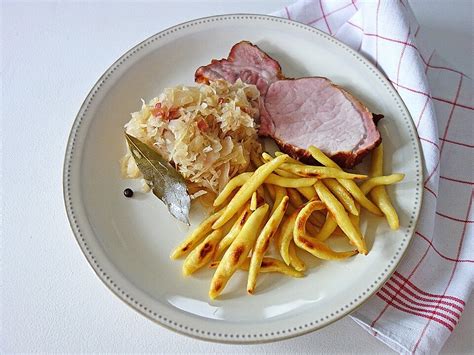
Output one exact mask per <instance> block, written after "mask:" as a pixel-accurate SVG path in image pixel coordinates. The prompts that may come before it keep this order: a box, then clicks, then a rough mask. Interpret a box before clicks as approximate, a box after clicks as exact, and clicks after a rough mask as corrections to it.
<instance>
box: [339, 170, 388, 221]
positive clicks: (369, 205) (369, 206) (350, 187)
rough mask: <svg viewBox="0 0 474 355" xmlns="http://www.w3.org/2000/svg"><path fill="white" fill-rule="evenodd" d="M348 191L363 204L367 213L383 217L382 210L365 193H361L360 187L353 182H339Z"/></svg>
mask: <svg viewBox="0 0 474 355" xmlns="http://www.w3.org/2000/svg"><path fill="white" fill-rule="evenodd" d="M337 181H338V182H339V183H340V184H341V185H342V186H344V187H345V188H346V190H347V191H349V192H350V194H351V195H352V196H353V197H354V199H355V200H356V201H357V202H359V203H360V204H361V206H363V207H364V208H365V209H366V210H367V211H369V212H371V213H373V214H374V215H376V216H383V214H382V212H381V211H380V209H379V208H378V207H377V206H376V205H375V204H374V203H373V202H372V201H370V200H369V199H368V198H367V197H366V196H365V195H364V193H363V192H362V191H361V189H360V188H359V186H357V184H356V183H355V182H354V181H352V180H343V179H341V180H339V179H338V180H337Z"/></svg>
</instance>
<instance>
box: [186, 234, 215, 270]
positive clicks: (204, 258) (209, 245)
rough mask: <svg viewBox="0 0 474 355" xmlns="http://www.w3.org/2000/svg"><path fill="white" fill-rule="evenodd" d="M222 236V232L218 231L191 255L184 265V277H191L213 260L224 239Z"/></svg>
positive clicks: (209, 236)
mask: <svg viewBox="0 0 474 355" xmlns="http://www.w3.org/2000/svg"><path fill="white" fill-rule="evenodd" d="M222 235H223V233H222V230H221V229H216V230H215V231H213V232H212V233H211V234H209V235H208V236H207V237H206V238H205V239H204V240H203V241H202V242H201V243H200V244H199V245H198V246H197V247H196V248H195V249H194V250H193V251H192V252H191V253H189V255H188V256H187V257H186V259H185V260H184V263H183V275H185V276H187V275H191V274H192V273H193V272H195V271H196V270H199V269H200V268H202V267H203V266H204V265H206V264H207V263H208V262H209V261H210V260H211V259H212V256H213V255H214V252H215V250H216V247H217V244H218V243H219V241H220V240H221V239H222Z"/></svg>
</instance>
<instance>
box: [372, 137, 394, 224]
mask: <svg viewBox="0 0 474 355" xmlns="http://www.w3.org/2000/svg"><path fill="white" fill-rule="evenodd" d="M370 175H371V176H376V177H377V176H380V175H383V144H380V145H379V146H378V147H377V148H375V150H374V151H372V158H371V162H370ZM370 197H371V198H372V200H373V201H374V202H375V204H376V205H377V206H378V207H379V208H380V209H381V210H382V212H383V214H384V215H385V218H386V219H387V222H388V225H389V226H390V228H391V229H393V230H397V229H398V228H400V220H399V218H398V215H397V211H396V210H395V208H394V207H393V205H392V202H391V201H390V197H389V196H388V193H387V191H386V190H385V187H384V186H378V187H375V188H374V189H373V190H372V191H370Z"/></svg>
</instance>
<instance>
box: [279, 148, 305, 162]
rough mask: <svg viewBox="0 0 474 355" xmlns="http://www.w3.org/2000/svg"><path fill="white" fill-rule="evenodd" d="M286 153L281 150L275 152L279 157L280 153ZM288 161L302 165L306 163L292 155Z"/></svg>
mask: <svg viewBox="0 0 474 355" xmlns="http://www.w3.org/2000/svg"><path fill="white" fill-rule="evenodd" d="M283 154H284V153H282V152H279V151H276V152H275V157H279V156H280V155H283ZM288 162H289V163H292V164H300V165H304V163H302V162H300V161H299V160H298V159H295V158H292V157H289V158H288Z"/></svg>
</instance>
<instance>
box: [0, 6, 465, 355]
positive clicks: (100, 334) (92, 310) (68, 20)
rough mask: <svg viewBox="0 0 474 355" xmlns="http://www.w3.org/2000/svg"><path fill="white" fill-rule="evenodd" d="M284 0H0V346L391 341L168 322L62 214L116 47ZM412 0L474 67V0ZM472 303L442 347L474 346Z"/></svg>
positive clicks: (426, 22)
mask: <svg viewBox="0 0 474 355" xmlns="http://www.w3.org/2000/svg"><path fill="white" fill-rule="evenodd" d="M291 2H292V1H284V0H277V1H243V0H240V1H235V0H232V1H173V2H172V1H159V2H150V1H146V2H132V1H128V2H122V3H115V2H111V1H90V2H87V3H77V2H76V3H71V2H68V1H52V2H33V1H31V2H19V1H16V2H15V1H13V2H4V1H2V8H1V13H2V17H1V19H2V20H1V26H2V27H1V34H2V39H1V42H0V43H1V53H2V56H1V65H2V66H1V68H2V69H1V79H2V102H1V104H0V107H1V124H2V126H1V137H2V145H1V146H0V151H1V155H0V159H1V160H2V169H1V177H0V179H1V188H2V190H1V195H0V196H1V200H2V209H1V213H0V214H1V216H2V224H1V225H0V230H1V232H2V234H1V235H2V239H1V302H0V305H1V316H0V319H1V321H2V324H1V328H0V331H1V334H0V351H2V352H36V351H40V352H113V353H116V352H164V353H175V352H176V353H178V352H179V353H198V352H201V353H215V352H218V353H220V352H229V353H288V352H298V353H314V352H325V353H327V352H332V353H341V352H346V353H349V352H350V353H387V352H390V349H389V348H388V347H386V346H385V345H384V344H382V343H380V342H379V341H378V340H377V339H375V338H373V337H372V336H371V335H369V334H368V333H366V332H365V331H364V330H362V329H361V328H360V327H359V326H357V325H356V324H355V323H354V322H353V321H352V320H351V319H350V318H348V317H346V318H344V319H342V320H340V321H338V322H336V323H335V324H333V325H331V326H329V327H327V328H325V329H323V330H321V331H318V332H315V333H312V334H309V335H305V336H302V337H299V338H296V339H291V340H287V341H282V342H278V343H273V344H266V345H252V346H237V345H218V344H211V343H207V342H204V341H199V340H194V339H190V338H187V337H184V336H181V335H178V334H175V333H173V332H171V331H168V330H166V329H163V328H161V327H160V326H158V325H156V324H154V323H153V322H151V321H149V320H148V319H145V318H144V317H142V316H141V315H139V314H138V313H136V312H135V311H133V310H132V309H131V308H129V307H128V306H126V305H125V304H124V303H122V301H120V300H119V299H118V298H117V297H115V296H114V295H112V294H111V292H110V291H109V290H108V289H107V288H106V287H105V286H104V285H103V284H102V282H101V281H100V280H99V279H98V278H97V277H96V275H95V274H94V272H93V271H92V269H91V268H90V267H89V265H88V264H87V262H86V260H85V258H84V257H83V255H82V253H81V251H80V249H79V247H78V245H77V243H76V241H75V239H74V237H73V234H72V232H71V230H70V228H69V224H68V221H67V217H66V213H65V210H64V206H63V199H62V163H63V155H64V150H65V145H66V141H67V137H68V134H69V129H70V127H71V125H72V122H73V120H74V118H75V115H76V113H77V111H78V109H79V107H80V105H81V103H82V101H83V99H84V97H85V96H86V94H87V93H88V91H89V89H90V88H91V87H92V85H93V84H94V83H95V81H96V80H97V79H98V77H99V76H100V75H101V74H102V73H103V72H104V71H105V69H106V68H107V67H108V66H109V65H110V64H111V63H112V62H114V61H115V59H116V58H118V57H119V56H120V55H121V54H122V53H123V52H125V51H126V50H127V49H129V48H130V47H132V46H133V45H135V44H136V43H138V42H140V41H141V40H143V39H144V38H146V37H148V36H150V35H152V34H154V33H156V32H158V31H160V30H162V29H164V28H166V27H169V26H171V25H174V24H177V23H180V22H182V21H185V20H189V19H192V18H196V17H201V16H206V15H211V14H220V13H231V12H254V13H257V12H258V13H270V12H272V11H275V10H276V9H278V8H280V7H281V6H283V5H286V4H290V3H291ZM412 6H413V7H414V10H415V12H416V13H417V15H418V18H419V21H420V23H421V25H422V26H426V27H428V28H430V29H431V31H432V32H431V33H432V38H431V40H432V43H433V45H435V46H436V47H437V48H438V49H439V52H440V54H441V55H442V56H444V57H445V58H446V59H448V60H449V61H450V62H451V63H453V64H455V65H456V66H457V67H458V68H460V69H462V70H464V71H465V72H466V73H467V74H469V75H470V76H471V77H472V73H473V70H472V41H473V39H472V38H473V37H472V1H470V0H456V1H450V2H449V3H448V1H442V0H439V1H434V0H431V1H427V0H424V1H420V0H418V1H416V2H414V3H413V4H412ZM454 39H456V41H455V40H454ZM473 303H474V302H472V300H471V302H470V303H469V304H468V305H467V307H466V309H465V312H464V314H463V317H462V319H461V321H460V324H459V326H458V327H457V328H456V330H455V331H454V333H453V334H452V335H451V337H450V338H449V340H448V342H447V343H446V345H445V347H444V349H443V352H445V353H462V352H469V351H472V350H473V337H472V335H473V334H474V327H473V319H474V307H473Z"/></svg>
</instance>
